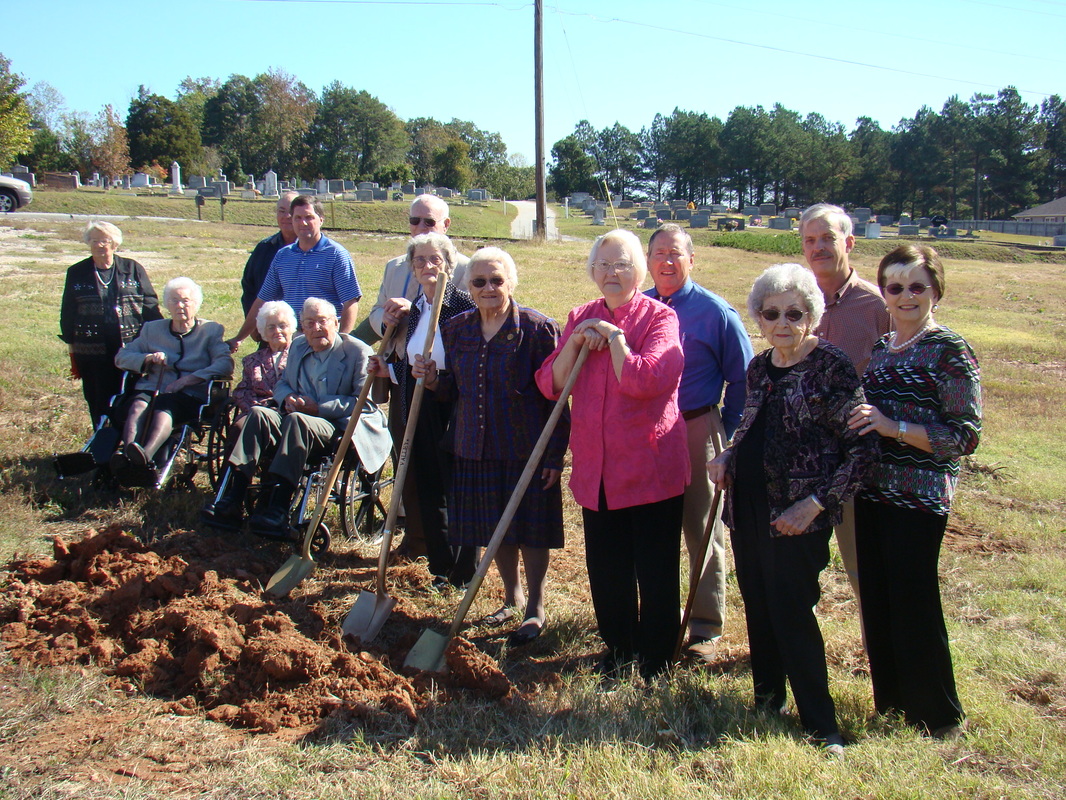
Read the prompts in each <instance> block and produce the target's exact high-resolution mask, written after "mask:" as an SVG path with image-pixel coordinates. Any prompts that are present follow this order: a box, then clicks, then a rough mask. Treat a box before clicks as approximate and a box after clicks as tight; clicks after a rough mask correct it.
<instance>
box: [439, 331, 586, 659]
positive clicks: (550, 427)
mask: <svg viewBox="0 0 1066 800" xmlns="http://www.w3.org/2000/svg"><path fill="white" fill-rule="evenodd" d="M588 354H589V346H588V343H587V342H586V343H585V344H583V345H582V346H581V350H580V352H578V354H577V358H576V359H575V360H574V366H573V367H571V368H570V375H569V376H568V377H567V379H566V384H565V385H564V386H563V389H562V393H561V394H560V395H559V399H558V400H556V401H555V407H554V408H553V409H552V413H551V415H550V416H549V417H548V421H547V422H546V423H545V424H544V430H542V431H541V432H540V438H539V439H537V443H536V445H534V447H533V452H532V453H531V454H530V456H529V460H527V461H526V467H525V469H523V470H522V475H521V476H520V477H519V479H518V483H517V484H516V485H515V487H514V491H513V492H511V499H510V500H508V501H507V506H506V508H504V510H503V516H501V517H500V521H499V523H497V525H496V530H495V531H493V532H492V538H491V539H489V543H488V545H487V546H486V547H485V552H484V553H483V554H482V556H481V561H480V562H479V563H478V565H477V570H476V571H475V572H474V577H473V578H472V579H471V581H470V585H469V586H468V587H467V589H466V594H464V595H463V600H462V602H461V603H460V604H459V610H458V611H456V612H455V619H453V620H452V625H451V627H450V628H449V629H448V640H451V639H453V638H454V637H455V634H457V633H458V632H459V628H461V627H462V625H463V620H465V619H466V614H467V612H468V611H470V606H471V604H472V603H473V602H474V597H475V596H476V595H477V592H478V589H480V588H481V582H482V581H483V580H484V579H485V575H486V574H487V573H488V571H489V566H491V564H492V559H494V558H495V557H496V551H497V550H499V549H500V544H501V543H502V542H503V537H504V536H506V535H507V529H508V528H510V527H511V520H513V519H514V515H515V514H516V513H517V512H518V506H519V505H521V503H522V498H523V497H525V494H526V489H528V488H529V484H530V481H532V480H533V473H534V472H536V470H537V466H538V465H539V464H540V460H541V459H542V458H543V457H544V451H545V450H546V449H547V448H548V441H549V440H550V439H551V437H552V434H553V433H554V432H555V426H556V425H557V424H558V423H559V417H561V416H562V414H563V409H564V408H566V401H567V399H568V398H569V397H570V392H571V391H573V389H574V384H575V383H576V382H577V376H578V374H579V373H580V372H581V367H582V366H583V365H584V364H585V359H586V358H588Z"/></svg>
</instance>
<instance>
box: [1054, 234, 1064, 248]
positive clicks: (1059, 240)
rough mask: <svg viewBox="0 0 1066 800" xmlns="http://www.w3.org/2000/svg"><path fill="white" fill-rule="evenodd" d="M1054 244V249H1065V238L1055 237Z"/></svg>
mask: <svg viewBox="0 0 1066 800" xmlns="http://www.w3.org/2000/svg"><path fill="white" fill-rule="evenodd" d="M1054 243H1055V247H1066V236H1056V237H1055V239H1054Z"/></svg>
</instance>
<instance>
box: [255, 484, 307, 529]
mask: <svg viewBox="0 0 1066 800" xmlns="http://www.w3.org/2000/svg"><path fill="white" fill-rule="evenodd" d="M295 493H296V487H295V486H292V485H291V484H285V483H277V484H275V485H273V486H271V487H269V488H268V489H267V490H266V492H265V493H264V495H263V496H261V497H260V498H259V503H258V504H257V506H258V507H257V508H256V512H255V513H254V514H253V515H252V516H251V518H250V519H249V520H248V527H249V529H250V530H251V531H252V533H258V534H260V535H263V536H271V537H279V536H282V537H284V538H289V506H290V505H292V496H293V495H294V494H295Z"/></svg>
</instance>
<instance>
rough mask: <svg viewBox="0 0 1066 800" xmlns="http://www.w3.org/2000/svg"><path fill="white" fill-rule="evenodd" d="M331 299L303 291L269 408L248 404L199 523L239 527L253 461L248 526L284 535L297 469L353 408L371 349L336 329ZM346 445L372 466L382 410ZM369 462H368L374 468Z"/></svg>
mask: <svg viewBox="0 0 1066 800" xmlns="http://www.w3.org/2000/svg"><path fill="white" fill-rule="evenodd" d="M339 324H340V323H339V320H338V317H337V311H336V308H335V307H334V305H333V304H332V303H330V302H329V301H327V300H322V299H321V298H316V297H309V298H308V299H307V300H306V301H305V302H304V305H303V310H302V312H301V315H300V325H301V329H302V332H303V335H302V336H298V337H297V338H296V339H295V340H294V341H293V343H292V346H291V348H290V350H289V359H288V363H287V364H286V366H285V372H284V374H283V376H282V377H281V380H279V381H278V384H277V386H276V387H275V388H274V400H275V402H276V404H277V408H273V407H267V406H255V407H253V408H252V410H251V411H250V412H249V414H248V417H247V420H246V422H245V424H244V427H243V428H242V429H241V431H240V433H239V434H238V435H237V437H236V439H235V441H234V443H233V448H232V450H231V451H230V454H229V457H228V459H227V461H226V472H225V473H224V474H223V478H222V481H223V486H224V487H225V488H224V489H223V490H222V492H221V493H220V495H219V496H218V497H217V498H216V499H215V500H213V501H212V502H210V503H208V504H207V505H206V506H205V507H204V509H203V511H202V512H201V518H202V519H203V521H204V523H205V524H206V525H208V526H210V527H213V528H219V529H222V530H230V531H233V530H240V528H241V525H242V522H243V517H244V502H245V497H246V496H247V494H248V488H249V486H250V484H251V483H252V479H253V477H254V475H255V471H256V468H257V466H264V465H265V466H266V473H265V476H264V478H263V486H262V490H261V491H260V494H259V497H258V499H257V502H256V507H255V510H254V513H253V514H252V516H251V518H250V519H249V520H248V527H249V529H250V530H251V532H252V533H255V534H258V535H261V536H266V537H270V538H283V539H288V538H291V537H290V535H289V527H288V520H289V509H290V506H291V505H292V500H293V496H294V495H295V494H296V491H297V488H298V487H299V485H300V481H301V478H302V476H303V473H304V468H305V466H306V465H308V464H309V463H313V462H314V461H316V460H317V459H320V458H321V457H322V456H323V455H326V454H328V450H329V447H330V443H331V440H332V439H333V436H334V435H335V434H336V433H337V432H338V431H341V430H343V429H344V427H345V426H346V425H347V422H348V417H349V416H350V415H351V414H353V413H358V409H356V408H355V403H356V397H357V395H358V394H359V392H360V390H361V389H362V386H363V381H365V380H366V367H367V358H368V357H369V356H370V355H372V354H373V351H372V350H371V349H370V347H368V346H367V345H366V344H364V343H363V342H361V341H359V340H358V339H356V338H354V337H352V336H349V335H348V334H346V333H340V332H339V331H338V327H339ZM352 445H353V447H354V448H355V450H356V452H357V453H358V455H359V459H360V461H362V462H363V463H364V464H371V465H377V467H380V465H381V464H383V463H384V462H385V459H386V458H387V457H388V454H389V451H390V449H391V447H392V439H391V437H390V436H389V432H388V425H387V422H386V419H385V415H384V414H383V413H382V411H381V410H380V409H379V408H377V407H374V406H372V407H370V408H369V409H367V410H366V411H364V412H363V414H362V416H361V417H360V420H359V425H358V426H357V428H356V431H355V435H354V437H353V440H352ZM375 468H376V467H375Z"/></svg>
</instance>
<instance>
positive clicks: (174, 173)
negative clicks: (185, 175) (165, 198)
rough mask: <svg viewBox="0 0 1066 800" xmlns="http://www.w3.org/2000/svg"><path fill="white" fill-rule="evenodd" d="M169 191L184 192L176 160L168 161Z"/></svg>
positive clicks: (173, 192)
mask: <svg viewBox="0 0 1066 800" xmlns="http://www.w3.org/2000/svg"><path fill="white" fill-rule="evenodd" d="M170 193H171V194H182V195H183V194H185V190H184V189H182V188H181V165H180V164H178V162H177V161H171V162H170Z"/></svg>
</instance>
